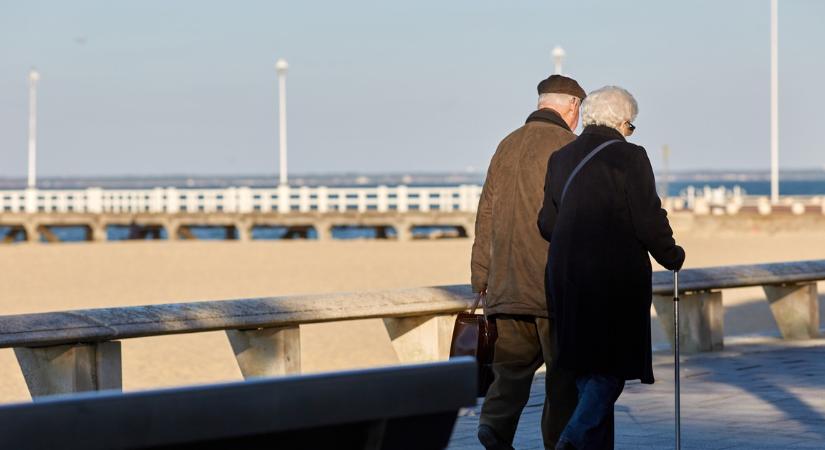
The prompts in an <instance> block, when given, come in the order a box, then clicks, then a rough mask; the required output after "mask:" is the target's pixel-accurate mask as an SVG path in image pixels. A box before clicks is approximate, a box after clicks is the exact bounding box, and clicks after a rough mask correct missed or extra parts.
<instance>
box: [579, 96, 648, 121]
mask: <svg viewBox="0 0 825 450" xmlns="http://www.w3.org/2000/svg"><path fill="white" fill-rule="evenodd" d="M637 114H639V105H637V104H636V99H635V98H633V96H632V95H630V92H627V91H626V90H624V89H622V88H620V87H618V86H605V87H603V88H601V89H596V90H595V91H593V92H591V93H589V94H587V98H585V99H584V102H583V103H582V126H585V127H586V126H588V125H604V126H608V127H611V128H616V129H618V128H619V127H620V126H621V125H622V124H623V123H625V122H633V121H634V120H635V119H636V115H637Z"/></svg>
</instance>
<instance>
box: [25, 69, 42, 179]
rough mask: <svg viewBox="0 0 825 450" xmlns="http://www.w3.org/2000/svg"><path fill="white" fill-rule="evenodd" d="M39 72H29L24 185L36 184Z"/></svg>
mask: <svg viewBox="0 0 825 450" xmlns="http://www.w3.org/2000/svg"><path fill="white" fill-rule="evenodd" d="M38 81H40V74H39V73H38V72H37V71H36V70H34V69H32V70H31V71H30V72H29V171H28V182H27V183H26V186H27V187H28V188H29V189H34V188H35V187H36V186H37V82H38Z"/></svg>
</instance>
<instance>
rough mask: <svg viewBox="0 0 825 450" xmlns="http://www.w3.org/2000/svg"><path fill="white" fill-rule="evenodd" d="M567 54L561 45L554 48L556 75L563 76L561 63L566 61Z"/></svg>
mask: <svg viewBox="0 0 825 450" xmlns="http://www.w3.org/2000/svg"><path fill="white" fill-rule="evenodd" d="M565 55H567V53H565V51H564V49H563V48H561V46H560V45H557V46H555V47H553V61H554V62H555V64H556V68H555V73H557V74H559V75H561V62H562V60H563V59H564V57H565Z"/></svg>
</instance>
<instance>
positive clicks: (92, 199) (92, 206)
mask: <svg viewBox="0 0 825 450" xmlns="http://www.w3.org/2000/svg"><path fill="white" fill-rule="evenodd" d="M86 211H87V212H90V213H102V212H103V189H101V188H94V187H92V188H87V189H86Z"/></svg>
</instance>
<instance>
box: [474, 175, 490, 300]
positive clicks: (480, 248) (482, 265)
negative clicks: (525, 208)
mask: <svg viewBox="0 0 825 450" xmlns="http://www.w3.org/2000/svg"><path fill="white" fill-rule="evenodd" d="M494 178H495V173H494V171H493V163H492V162H491V163H490V168H489V169H487V178H486V179H485V180H484V187H483V188H482V189H481V198H480V199H479V201H478V210H477V212H476V225H475V240H474V241H473V250H472V256H471V259H470V278H471V284H472V285H473V292H476V293H478V292H481V291H483V290H485V289H487V275H488V273H489V270H490V259H491V258H492V235H493V199H494V198H495V188H494V185H495V180H494Z"/></svg>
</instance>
